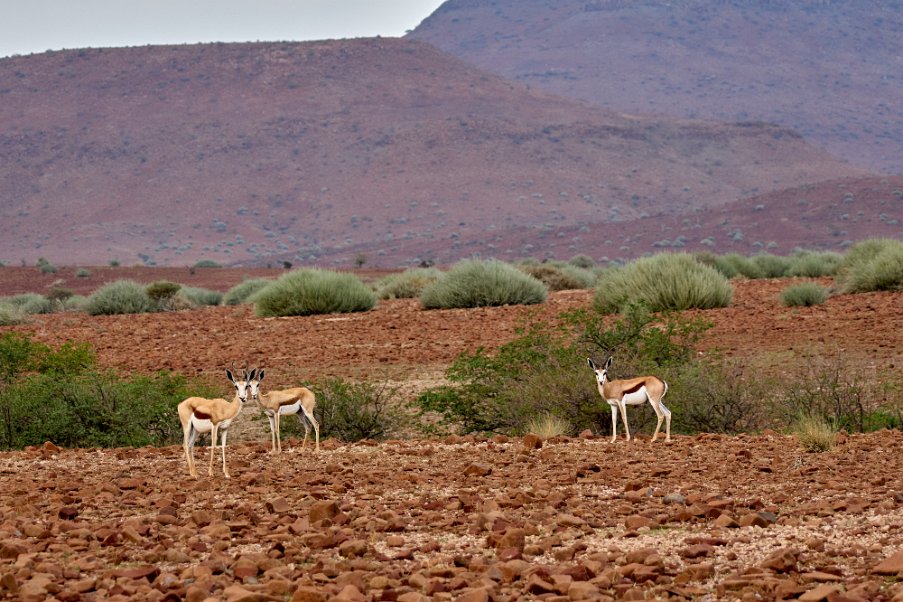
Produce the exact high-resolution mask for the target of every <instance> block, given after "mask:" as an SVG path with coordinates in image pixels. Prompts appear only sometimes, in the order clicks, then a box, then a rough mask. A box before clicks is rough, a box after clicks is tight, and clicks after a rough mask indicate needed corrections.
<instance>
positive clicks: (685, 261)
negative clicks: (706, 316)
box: [593, 253, 733, 313]
mask: <svg viewBox="0 0 903 602" xmlns="http://www.w3.org/2000/svg"><path fill="white" fill-rule="evenodd" d="M732 296H733V288H731V285H730V283H729V282H728V281H727V278H725V277H724V276H723V275H722V274H720V273H719V272H718V271H717V270H715V269H714V268H712V267H709V266H707V265H704V264H701V263H699V262H698V261H696V260H695V259H694V258H693V256H692V255H688V254H685V253H679V254H660V255H654V256H652V257H645V258H642V259H638V260H636V261H634V262H633V263H630V264H627V265H625V266H623V267H619V268H613V269H610V270H606V271H605V272H603V273H602V274H601V275H600V276H599V284H598V285H597V287H596V293H595V295H594V298H593V305H594V307H595V308H596V309H597V310H598V311H601V312H602V313H612V312H617V311H619V310H621V309H622V308H623V307H624V306H626V305H628V304H630V303H633V302H639V303H644V304H646V305H648V306H649V308H650V309H652V310H653V311H661V310H685V309H710V308H714V307H727V306H728V305H730V302H731V298H732Z"/></svg>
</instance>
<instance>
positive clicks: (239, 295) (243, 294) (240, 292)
mask: <svg viewBox="0 0 903 602" xmlns="http://www.w3.org/2000/svg"><path fill="white" fill-rule="evenodd" d="M271 282H272V280H268V279H266V278H249V279H247V280H243V281H242V282H239V283H238V284H236V285H235V286H233V287H232V288H230V289H229V290H228V291H226V294H225V296H223V303H224V304H225V305H240V304H242V303H244V302H245V301H247V300H248V299H249V298H250V297H251V296H252V295H254V294H255V293H256V292H257V291H259V290H261V289H263V288H264V287H265V286H266V285H268V284H270V283H271Z"/></svg>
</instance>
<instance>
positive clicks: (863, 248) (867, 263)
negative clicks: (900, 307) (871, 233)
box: [837, 238, 903, 293]
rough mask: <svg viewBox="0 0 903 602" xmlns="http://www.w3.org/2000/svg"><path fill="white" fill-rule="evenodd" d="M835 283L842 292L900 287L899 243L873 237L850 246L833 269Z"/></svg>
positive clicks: (902, 257)
mask: <svg viewBox="0 0 903 602" xmlns="http://www.w3.org/2000/svg"><path fill="white" fill-rule="evenodd" d="M837 283H838V284H839V286H840V289H841V290H842V291H843V292H845V293H865V292H871V291H894V290H901V289H903V242H901V241H898V240H893V239H886V238H875V239H870V240H866V241H863V242H861V243H858V244H856V245H854V246H853V247H851V248H850V249H849V250H848V251H847V253H846V254H845V255H844V259H843V263H841V265H840V267H839V268H838V270H837Z"/></svg>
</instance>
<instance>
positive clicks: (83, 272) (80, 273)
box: [75, 268, 91, 278]
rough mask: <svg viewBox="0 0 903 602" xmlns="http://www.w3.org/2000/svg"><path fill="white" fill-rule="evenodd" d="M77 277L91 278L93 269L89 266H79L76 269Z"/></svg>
mask: <svg viewBox="0 0 903 602" xmlns="http://www.w3.org/2000/svg"><path fill="white" fill-rule="evenodd" d="M75 277H76V278H90V277H91V270H89V269H88V268H78V269H77V270H76V271H75Z"/></svg>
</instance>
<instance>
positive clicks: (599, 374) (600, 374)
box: [586, 356, 614, 385]
mask: <svg viewBox="0 0 903 602" xmlns="http://www.w3.org/2000/svg"><path fill="white" fill-rule="evenodd" d="M613 359H614V356H612V357H609V358H608V359H607V360H606V361H605V365H604V366H602V368H601V369H600V368H598V367H597V366H596V362H594V361H593V360H592V358H586V362H587V363H588V364H589V367H590V368H592V370H593V373H594V374H595V375H596V381H597V382H598V383H599V384H600V385H603V384H605V381H606V380H611V379H610V378H608V369H609V368H611V360H613Z"/></svg>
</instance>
